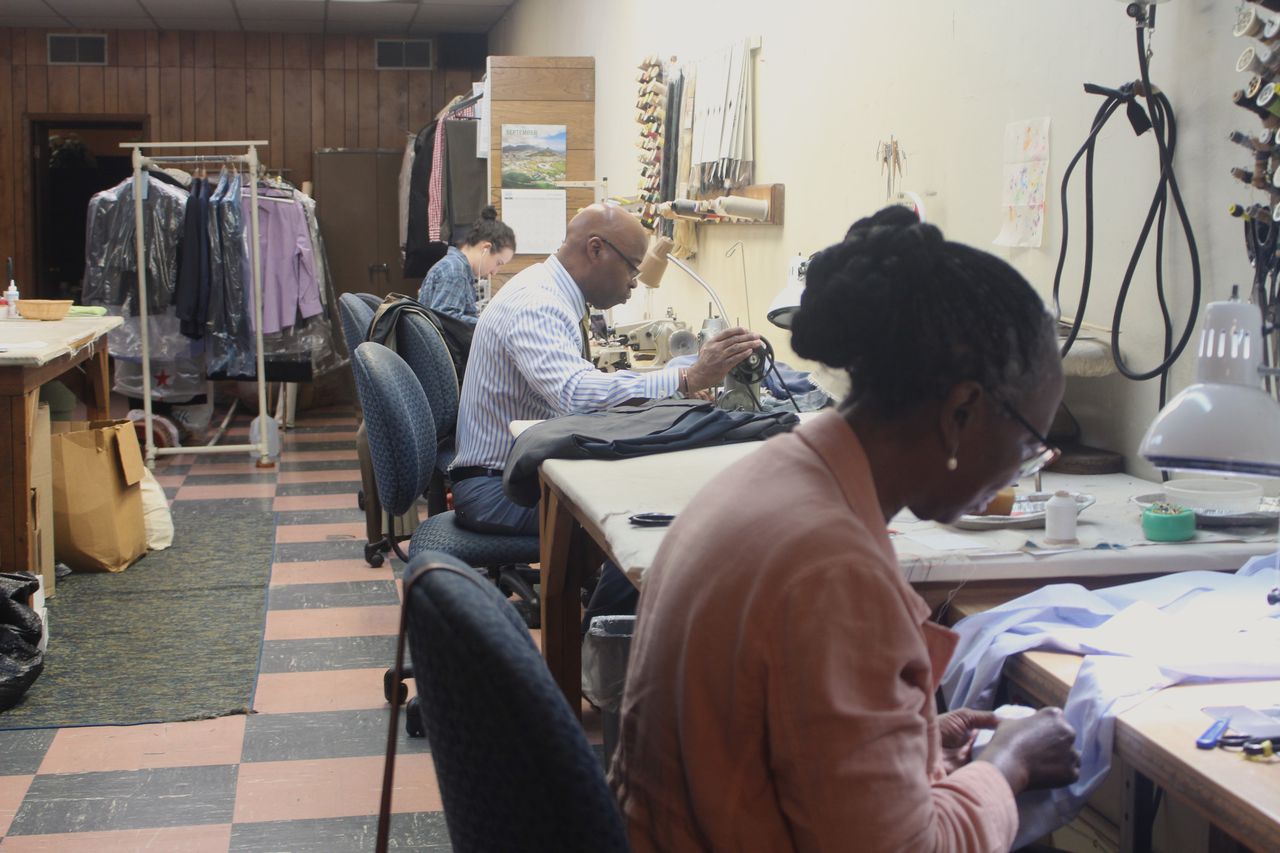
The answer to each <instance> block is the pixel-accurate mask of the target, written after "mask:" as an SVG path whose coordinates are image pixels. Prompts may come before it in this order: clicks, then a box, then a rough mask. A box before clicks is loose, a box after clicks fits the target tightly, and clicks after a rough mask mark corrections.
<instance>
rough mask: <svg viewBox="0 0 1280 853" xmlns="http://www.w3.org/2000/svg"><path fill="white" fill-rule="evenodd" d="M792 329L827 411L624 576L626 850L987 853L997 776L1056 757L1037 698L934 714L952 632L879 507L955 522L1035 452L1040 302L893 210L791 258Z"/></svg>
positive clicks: (1048, 415)
mask: <svg viewBox="0 0 1280 853" xmlns="http://www.w3.org/2000/svg"><path fill="white" fill-rule="evenodd" d="M792 347H793V348H794V350H795V351H796V353H798V354H799V355H801V356H804V357H806V358H810V359H813V360H815V361H819V362H822V363H823V364H826V365H828V366H830V367H834V368H837V369H840V370H843V371H846V372H847V373H848V375H849V379H850V382H851V387H852V390H851V392H850V394H849V396H848V397H847V398H846V399H845V400H844V401H843V402H842V403H841V404H840V405H839V406H838V407H837V408H836V409H835V410H833V411H829V412H826V413H824V414H821V415H819V416H817V417H815V418H813V419H812V420H809V421H807V422H805V423H804V424H803V425H802V426H801V427H800V428H799V429H797V430H796V431H795V432H793V433H790V434H788V435H785V436H780V437H777V438H774V439H771V440H770V441H768V442H766V443H765V444H764V445H763V446H762V447H761V448H760V449H759V450H758V451H756V452H755V453H754V454H752V455H751V456H750V457H748V458H747V459H744V460H743V461H742V462H741V463H739V464H738V465H736V466H734V467H732V468H730V469H728V470H726V471H724V472H723V473H722V474H720V475H719V476H718V477H717V478H716V479H715V480H713V481H712V482H710V483H709V484H708V485H707V486H706V488H705V489H704V490H703V491H702V492H701V493H700V494H699V495H698V497H696V498H695V499H694V500H693V501H692V502H690V504H689V506H688V508H687V509H686V510H685V511H684V512H682V513H681V514H680V516H679V517H678V518H677V519H676V522H675V524H673V525H672V527H671V530H670V531H669V533H668V534H667V536H666V538H665V539H664V540H663V543H662V547H661V550H660V551H659V553H658V555H657V558H656V559H655V561H654V564H653V566H652V568H651V569H650V570H649V572H648V573H647V574H646V575H645V579H644V586H643V588H642V589H641V594H640V604H639V610H638V615H639V619H638V623H637V632H636V634H635V637H634V639H633V642H632V649H631V658H630V664H629V668H628V674H627V686H626V693H625V698H624V701H623V707H622V715H623V716H622V731H621V737H620V743H619V747H618V751H617V753H616V754H615V757H614V763H613V771H612V776H611V782H612V785H613V788H614V790H615V793H616V794H617V795H618V798H619V802H620V803H621V804H622V808H623V811H624V813H625V815H626V818H627V821H628V827H629V833H630V836H631V841H632V844H633V847H634V848H635V849H636V850H638V851H645V850H663V851H682V850H855V849H856V850H861V851H880V850H885V851H899V850H912V851H933V850H974V851H978V850H983V851H986V850H1007V849H1008V848H1009V846H1010V845H1011V844H1012V843H1013V839H1014V834H1015V831H1016V829H1017V824H1018V817H1017V810H1016V808H1015V805H1014V796H1015V795H1016V794H1018V793H1020V792H1021V791H1024V790H1027V789H1030V788H1047V787H1055V786H1059V785H1064V784H1067V783H1069V782H1071V781H1073V780H1074V778H1075V776H1076V774H1077V773H1078V761H1079V757H1078V755H1077V753H1076V752H1075V750H1074V748H1073V740H1074V733H1073V731H1072V729H1071V726H1070V725H1069V724H1068V723H1066V721H1065V720H1064V719H1063V717H1062V714H1061V711H1060V710H1058V709H1056V708H1055V709H1044V710H1041V711H1040V712H1038V713H1036V714H1035V715H1033V716H1031V717H1027V718H1025V719H1022V720H1011V721H1007V722H1002V723H1000V724H999V728H998V729H997V730H996V732H995V734H994V736H993V738H992V739H991V741H990V743H989V744H988V745H987V746H986V748H985V750H984V751H983V752H982V754H981V758H980V759H972V756H971V754H970V749H971V744H972V743H973V739H974V737H975V736H976V733H977V729H979V728H995V727H996V724H997V722H998V721H997V720H996V718H995V717H994V715H992V714H990V713H989V712H982V711H974V710H967V709H966V710H960V711H955V712H952V713H949V714H944V715H941V716H939V715H937V713H936V711H935V706H934V702H935V700H934V695H935V691H936V688H937V678H938V677H939V676H940V675H941V673H942V670H943V668H944V667H945V666H946V664H947V661H948V659H949V658H950V656H951V652H952V650H953V648H954V645H955V635H954V634H953V633H952V632H951V631H949V630H948V629H946V628H943V627H941V626H939V625H937V624H934V623H932V622H930V621H929V607H928V606H927V605H926V604H925V602H924V601H923V600H922V599H921V598H920V596H918V595H917V594H916V593H915V592H914V591H913V590H912V589H911V587H910V586H909V585H908V584H907V583H906V581H905V580H904V579H903V577H902V574H901V572H900V571H899V569H898V564H897V560H896V558H895V555H894V550H893V546H892V545H891V544H890V541H889V531H888V528H887V526H886V525H887V522H888V520H889V519H890V518H892V517H893V516H894V515H895V514H897V513H898V512H899V511H900V510H902V509H904V508H906V509H910V510H911V511H912V512H913V513H914V514H915V515H916V516H917V517H919V518H922V519H936V520H938V521H942V522H948V521H952V520H954V519H955V518H957V517H958V516H959V515H961V514H962V513H966V512H974V511H977V510H979V509H980V508H981V507H982V506H984V505H985V503H986V502H987V501H988V500H989V499H990V498H991V497H992V496H993V495H994V494H995V493H996V492H997V491H998V490H999V489H1001V488H1002V487H1004V486H1006V485H1008V484H1009V483H1010V482H1012V481H1014V480H1016V479H1017V478H1018V477H1019V475H1023V476H1025V475H1028V474H1030V473H1032V472H1034V471H1035V470H1038V468H1039V467H1040V466H1042V465H1044V464H1046V462H1047V461H1050V460H1051V459H1052V458H1053V456H1054V454H1055V451H1054V450H1053V448H1051V447H1049V446H1048V445H1047V443H1046V442H1045V440H1044V439H1043V438H1042V436H1043V435H1044V434H1045V432H1046V431H1047V430H1048V427H1049V424H1050V422H1051V420H1052V418H1053V414H1054V411H1055V409H1056V408H1057V406H1058V402H1059V400H1060V398H1061V396H1062V389H1063V375H1062V366H1061V361H1060V359H1059V357H1058V351H1057V346H1056V336H1055V331H1054V324H1053V321H1052V318H1051V317H1050V315H1049V314H1048V312H1047V311H1046V310H1045V307H1044V304H1043V302H1042V301H1041V299H1040V297H1039V296H1037V295H1036V293H1035V291H1034V290H1032V288H1031V286H1030V285H1029V284H1028V283H1027V282H1026V280H1025V279H1023V278H1022V276H1021V275H1019V274H1018V273H1017V272H1016V271H1015V270H1014V269H1013V268H1012V267H1010V266H1009V265H1008V264H1006V263H1004V262H1003V261H1001V260H999V259H998V258H995V257H994V256H992V255H990V254H987V253H986V252H982V251H979V250H977V249H973V248H970V247H968V246H963V245H960V244H958V243H953V242H949V241H947V240H945V239H944V238H943V236H942V233H941V232H940V231H939V230H938V229H937V228H935V227H933V226H931V225H924V224H921V223H920V222H919V221H918V220H917V219H916V217H915V216H914V214H912V213H911V212H910V211H908V210H906V209H905V208H902V207H891V208H887V209H885V210H882V211H880V212H879V213H877V214H875V215H874V216H871V217H869V218H866V219H862V220H859V221H858V222H857V223H855V224H854V226H853V227H852V228H850V229H849V232H848V234H847V235H846V237H845V239H844V240H843V241H842V242H840V243H838V244H836V245H834V246H830V247H828V248H827V249H825V250H823V251H822V252H820V253H819V254H818V255H817V256H816V257H815V258H814V259H813V261H812V262H811V263H810V265H809V270H808V276H807V284H806V288H805V292H804V297H803V299H802V301H801V305H800V310H799V312H798V314H797V316H796V317H795V321H794V326H793V333H792Z"/></svg>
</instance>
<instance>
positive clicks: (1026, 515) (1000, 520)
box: [951, 492, 1097, 530]
mask: <svg viewBox="0 0 1280 853" xmlns="http://www.w3.org/2000/svg"><path fill="white" fill-rule="evenodd" d="M1051 497H1053V492H1031V493H1029V494H1025V495H1018V496H1017V497H1015V498H1014V501H1013V512H1012V513H1011V514H1010V515H962V516H960V517H959V518H957V519H956V520H955V521H953V522H952V523H951V526H952V527H959V528H960V529H961V530H1003V529H1012V528H1033V527H1044V504H1045V501H1047V500H1049V498H1051ZM1071 497H1073V498H1075V499H1076V514H1077V515H1078V514H1079V513H1080V512H1082V511H1083V510H1084V509H1086V508H1088V507H1091V506H1093V505H1094V503H1095V502H1096V501H1097V498H1095V497H1094V496H1093V495H1085V494H1081V493H1079V492H1072V493H1071Z"/></svg>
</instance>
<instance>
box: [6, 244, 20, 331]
mask: <svg viewBox="0 0 1280 853" xmlns="http://www.w3.org/2000/svg"><path fill="white" fill-rule="evenodd" d="M5 278H6V279H7V280H8V282H9V289H8V290H6V291H5V292H4V304H5V309H4V311H5V313H4V315H5V316H6V317H8V318H9V319H10V320H17V319H18V318H19V317H20V316H21V315H20V314H18V298H19V297H18V284H17V282H15V281H14V279H13V258H9V261H8V264H6V266H5Z"/></svg>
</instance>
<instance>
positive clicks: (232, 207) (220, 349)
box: [207, 171, 257, 376]
mask: <svg viewBox="0 0 1280 853" xmlns="http://www.w3.org/2000/svg"><path fill="white" fill-rule="evenodd" d="M246 230H247V223H246V222H245V221H244V211H243V210H242V209H241V206H240V173H239V172H229V171H224V172H223V173H222V176H221V178H220V179H219V180H218V186H217V188H216V189H215V190H214V191H213V195H212V196H210V198H209V262H210V267H211V270H212V272H211V280H210V289H209V335H208V340H209V358H208V363H207V368H208V371H209V373H211V374H225V375H228V376H256V375H257V348H256V346H255V343H254V337H253V333H252V331H251V330H250V327H249V317H248V312H247V310H246V308H247V307H248V306H251V305H252V304H253V293H252V287H253V285H252V283H251V282H250V281H249V278H248V273H249V245H248V235H247V234H246V233H245V232H246Z"/></svg>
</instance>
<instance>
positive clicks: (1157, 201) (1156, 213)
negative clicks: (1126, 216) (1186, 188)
mask: <svg viewBox="0 0 1280 853" xmlns="http://www.w3.org/2000/svg"><path fill="white" fill-rule="evenodd" d="M1143 30H1144V27H1143V24H1142V22H1141V21H1139V24H1138V26H1137V27H1136V32H1137V44H1138V68H1139V71H1140V74H1141V91H1140V92H1139V91H1137V87H1136V86H1134V85H1132V84H1126V85H1125V86H1124V87H1121V89H1119V90H1111V89H1106V88H1104V87H1102V86H1095V85H1092V84H1086V85H1085V91H1086V92H1089V93H1090V94H1103V95H1107V99H1106V101H1104V103H1103V105H1102V106H1101V107H1100V108H1099V109H1098V112H1097V113H1096V115H1095V116H1094V122H1093V126H1092V128H1091V129H1090V131H1089V136H1088V137H1087V138H1086V139H1085V142H1084V144H1083V145H1082V146H1081V147H1080V150H1079V151H1078V152H1076V155H1075V157H1073V158H1072V160H1071V163H1070V164H1069V165H1068V167H1067V170H1066V172H1065V173H1064V175H1063V178H1062V192H1061V199H1062V245H1061V248H1060V251H1059V254H1058V267H1057V270H1056V272H1055V273H1054V279H1053V301H1054V308H1055V309H1056V310H1057V312H1058V316H1059V317H1061V316H1062V304H1061V286H1062V271H1063V267H1064V266H1065V263H1066V254H1067V249H1068V237H1069V234H1070V230H1069V221H1068V211H1067V189H1068V185H1069V182H1070V179H1071V175H1072V172H1073V171H1074V170H1075V167H1076V165H1077V163H1078V162H1079V161H1080V158H1081V157H1084V158H1085V259H1084V274H1083V279H1082V281H1081V289H1080V301H1079V305H1078V307H1077V309H1076V317H1075V320H1074V322H1073V323H1072V324H1071V329H1070V331H1069V332H1068V334H1067V338H1066V340H1065V341H1064V342H1063V345H1062V354H1063V355H1064V356H1065V355H1066V354H1067V352H1068V351H1070V349H1071V346H1072V344H1074V343H1075V340H1076V338H1077V336H1078V335H1079V332H1080V326H1081V323H1082V322H1083V321H1084V313H1085V307H1086V306H1087V304H1088V299H1089V289H1090V285H1091V282H1092V276H1093V157H1094V148H1095V144H1096V142H1097V138H1098V134H1099V133H1100V132H1101V131H1102V128H1103V127H1104V126H1105V125H1106V122H1107V121H1108V120H1109V119H1110V118H1111V116H1112V115H1114V114H1115V111H1116V110H1117V109H1118V108H1119V107H1120V105H1121V104H1125V105H1126V112H1127V114H1128V117H1129V120H1130V122H1131V123H1132V124H1133V126H1134V130H1135V132H1137V133H1138V134H1139V135H1141V134H1142V133H1143V132H1145V130H1146V129H1147V125H1149V127H1150V129H1151V130H1152V131H1153V135H1154V136H1155V139H1156V148H1157V149H1158V152H1159V157H1160V178H1159V181H1158V182H1157V185H1156V191H1155V194H1154V195H1153V197H1152V200H1151V206H1150V208H1149V209H1148V211H1147V216H1146V218H1145V219H1144V221H1143V224H1142V230H1141V232H1140V233H1139V235H1138V240H1137V243H1136V245H1135V246H1134V250H1133V254H1132V255H1131V256H1130V258H1129V264H1128V266H1127V267H1126V269H1125V274H1124V279H1123V280H1122V282H1121V285H1120V292H1119V294H1117V296H1116V307H1115V312H1114V315H1113V318H1112V330H1111V357H1112V359H1113V360H1114V361H1115V364H1116V369H1117V370H1118V371H1119V372H1120V373H1121V375H1123V376H1125V377H1127V378H1129V379H1133V380H1135V381H1139V382H1141V381H1145V380H1148V379H1154V378H1156V377H1159V378H1160V405H1162V406H1163V405H1164V402H1165V396H1166V392H1167V383H1168V373H1169V369H1170V368H1171V367H1172V366H1173V364H1174V363H1175V362H1176V361H1177V360H1178V358H1179V357H1180V356H1181V355H1182V353H1183V351H1184V350H1185V349H1186V346H1187V343H1188V342H1189V341H1190V339H1191V336H1192V334H1193V333H1194V331H1195V324H1196V319H1197V316H1198V314H1199V310H1200V295H1201V281H1200V253H1199V250H1198V249H1197V247H1196V241H1195V234H1194V232H1193V230H1192V227H1191V222H1190V220H1189V219H1188V217H1187V212H1186V207H1185V205H1184V204H1183V201H1182V192H1181V190H1180V189H1179V187H1178V179H1177V176H1176V175H1175V174H1174V171H1173V155H1174V151H1175V149H1176V147H1177V121H1176V119H1175V118H1174V114H1173V107H1172V105H1171V104H1170V103H1169V99H1168V98H1167V97H1165V95H1164V94H1163V93H1162V92H1156V91H1155V90H1154V88H1153V87H1152V85H1151V76H1150V68H1149V64H1148V61H1147V53H1146V40H1145V37H1144V32H1143ZM1139 96H1142V97H1145V99H1146V103H1147V112H1146V115H1145V116H1144V115H1143V114H1142V109H1141V107H1139V106H1138V105H1137V98H1138V97H1139ZM1170 199H1172V200H1173V206H1174V210H1175V211H1176V212H1177V215H1178V220H1179V223H1180V225H1181V227H1182V230H1183V232H1184V233H1185V234H1186V238H1187V253H1188V254H1189V255H1190V260H1191V277H1192V283H1191V309H1190V312H1189V314H1188V317H1187V320H1186V324H1185V326H1184V327H1183V328H1182V331H1181V334H1180V335H1179V336H1178V340H1177V343H1176V344H1174V343H1173V333H1174V328H1173V318H1172V316H1171V314H1170V311H1169V302H1168V295H1167V293H1166V291H1165V286H1164V260H1163V256H1164V226H1165V222H1166V217H1167V211H1168V203H1169V200H1170ZM1157 221H1158V225H1157V228H1156V298H1157V300H1158V302H1159V305H1160V313H1161V317H1162V320H1163V325H1164V346H1163V348H1162V349H1163V352H1162V355H1163V358H1162V359H1161V361H1160V363H1159V364H1158V365H1157V366H1155V367H1154V368H1151V369H1150V370H1137V369H1134V368H1132V367H1130V366H1129V364H1128V362H1126V361H1125V358H1124V355H1123V353H1121V351H1120V327H1121V322H1122V320H1123V316H1124V309H1125V304H1126V302H1127V300H1128V296H1129V288H1130V287H1131V286H1132V284H1133V277H1134V273H1135V271H1136V270H1137V267H1138V261H1139V260H1140V259H1141V257H1142V254H1143V252H1144V251H1145V250H1146V244H1147V239H1148V238H1149V237H1150V234H1151V229H1152V226H1153V224H1156V223H1157Z"/></svg>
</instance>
